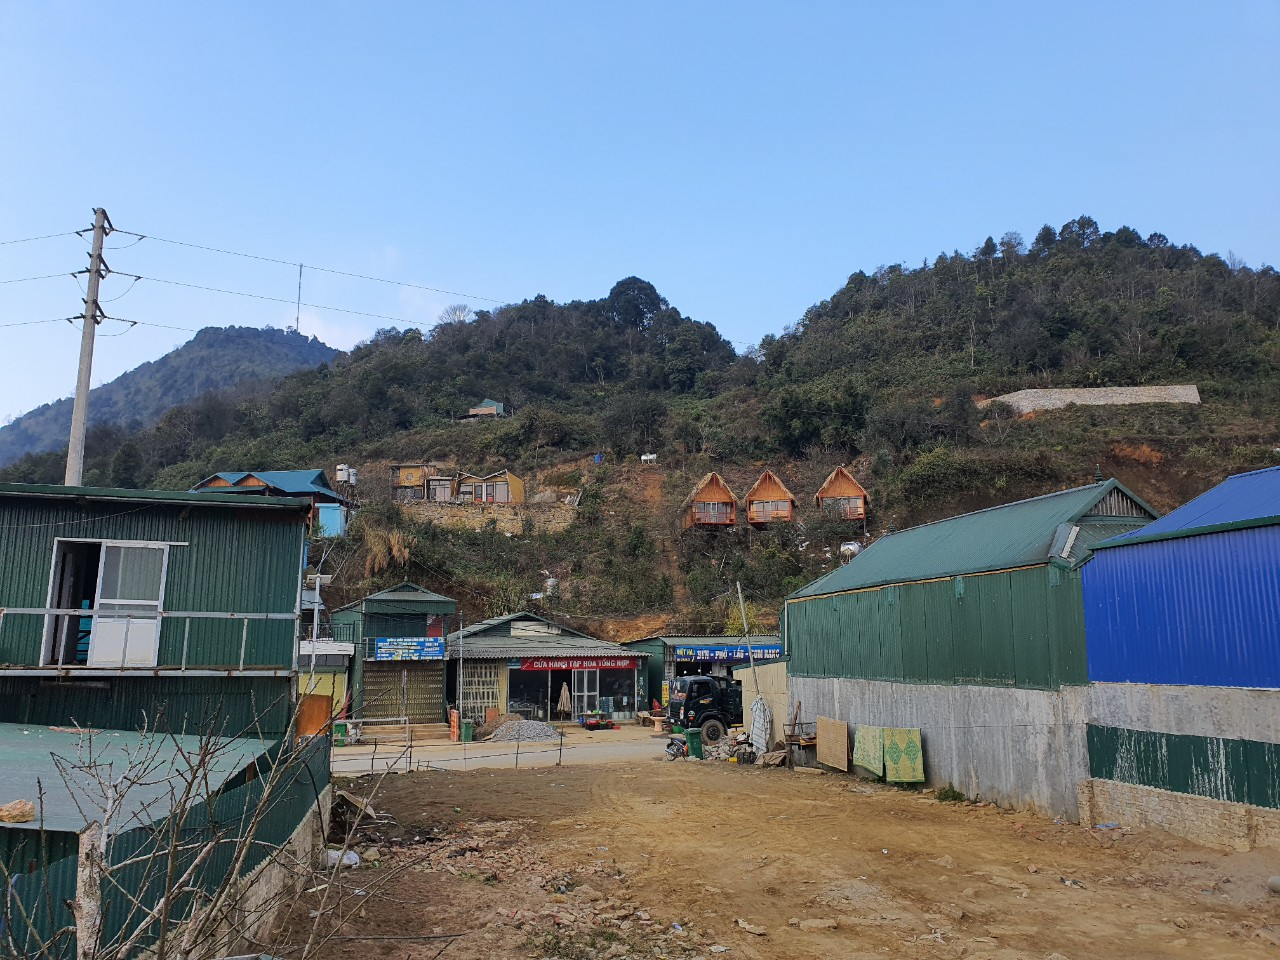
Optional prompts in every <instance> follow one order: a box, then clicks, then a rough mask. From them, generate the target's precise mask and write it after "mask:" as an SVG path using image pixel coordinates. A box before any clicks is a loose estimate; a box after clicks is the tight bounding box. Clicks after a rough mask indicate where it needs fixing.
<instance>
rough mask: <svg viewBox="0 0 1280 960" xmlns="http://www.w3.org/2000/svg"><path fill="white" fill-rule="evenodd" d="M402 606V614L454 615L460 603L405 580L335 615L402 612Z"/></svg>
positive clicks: (350, 604)
mask: <svg viewBox="0 0 1280 960" xmlns="http://www.w3.org/2000/svg"><path fill="white" fill-rule="evenodd" d="M402 605H403V611H401V612H404V611H407V612H424V611H425V612H436V613H453V612H454V611H455V610H456V609H457V608H458V601H456V600H454V599H453V598H452V597H445V596H441V595H440V594H438V593H433V592H431V591H430V590H428V589H427V588H426V587H420V586H418V584H416V583H410V582H409V581H408V580H405V581H404V582H403V583H400V584H397V585H396V586H394V587H388V588H387V589H386V590H379V591H378V592H377V593H371V594H369V596H367V597H365V598H364V599H362V600H356V601H355V602H354V603H348V604H347V605H346V606H342V607H339V608H338V609H337V610H335V611H334V613H339V612H341V611H343V610H355V609H361V610H365V611H367V612H385V611H384V610H383V608H384V607H387V608H388V609H391V608H396V610H400V608H401V606H402Z"/></svg>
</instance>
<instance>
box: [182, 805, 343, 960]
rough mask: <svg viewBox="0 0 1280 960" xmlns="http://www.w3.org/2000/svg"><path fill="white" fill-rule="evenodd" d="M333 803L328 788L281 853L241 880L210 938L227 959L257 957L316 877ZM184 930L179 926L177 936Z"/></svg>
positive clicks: (275, 854)
mask: <svg viewBox="0 0 1280 960" xmlns="http://www.w3.org/2000/svg"><path fill="white" fill-rule="evenodd" d="M332 803H333V787H332V786H326V787H325V788H324V790H323V791H322V792H321V793H320V799H319V802H318V803H317V804H316V805H315V806H313V807H312V808H311V810H310V812H309V813H308V814H307V816H306V817H304V818H303V820H302V823H300V824H298V828H297V829H296V830H294V832H293V835H292V836H291V837H290V838H289V839H288V840H287V841H286V842H285V843H284V845H283V846H282V847H281V849H280V850H279V851H278V852H276V853H273V854H272V855H271V856H270V857H268V858H267V859H266V860H265V861H264V862H263V863H262V864H260V865H259V866H258V868H257V869H256V870H254V871H253V872H252V873H250V874H249V875H248V876H246V877H245V878H244V879H243V880H242V881H240V885H239V892H238V893H236V894H233V895H232V896H230V897H229V898H228V900H229V902H230V903H231V904H232V906H231V907H230V910H231V913H232V915H231V916H227V917H225V918H224V919H223V920H222V921H221V922H220V924H219V926H218V929H217V931H216V933H215V934H214V935H213V937H212V938H211V939H212V940H214V941H217V942H219V943H221V944H224V945H225V947H226V952H227V953H228V954H234V953H236V952H237V951H238V952H240V953H243V954H252V955H254V956H257V955H258V953H259V952H260V948H261V944H262V943H263V942H264V941H266V940H267V938H268V936H269V934H270V933H271V928H272V925H273V924H274V923H275V921H276V919H277V917H278V914H279V913H280V911H281V909H282V908H286V907H288V906H290V905H291V904H292V902H293V896H292V894H294V893H297V892H299V890H300V889H301V885H302V883H303V882H304V881H306V880H308V879H309V878H311V877H312V876H313V875H314V874H313V872H312V870H313V868H314V867H315V865H316V864H317V862H318V861H319V857H320V851H321V850H323V849H324V847H325V834H326V832H327V829H328V826H329V809H330V807H331V806H332ZM185 926H186V924H185V923H184V924H179V925H178V934H179V935H180V933H181V930H182V929H183V927H185Z"/></svg>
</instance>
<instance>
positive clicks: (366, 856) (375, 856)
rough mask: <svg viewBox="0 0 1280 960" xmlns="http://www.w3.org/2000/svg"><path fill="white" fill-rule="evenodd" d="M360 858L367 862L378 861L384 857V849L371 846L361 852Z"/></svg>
mask: <svg viewBox="0 0 1280 960" xmlns="http://www.w3.org/2000/svg"><path fill="white" fill-rule="evenodd" d="M360 859H361V860H363V861H364V862H365V863H377V862H378V861H379V860H381V859H382V851H381V850H379V849H378V848H377V847H369V848H368V849H367V850H365V851H364V852H363V853H362V854H360Z"/></svg>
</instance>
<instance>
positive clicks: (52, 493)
mask: <svg viewBox="0 0 1280 960" xmlns="http://www.w3.org/2000/svg"><path fill="white" fill-rule="evenodd" d="M0 496H15V497H53V498H56V499H62V500H126V501H133V502H135V503H193V504H199V505H201V506H209V505H210V504H219V503H226V504H234V505H235V506H237V507H240V508H244V507H253V508H255V509H268V508H271V509H279V508H282V507H284V508H289V509H293V510H301V509H306V510H310V509H311V504H310V503H308V502H307V501H306V500H301V499H298V498H296V497H254V498H253V499H252V500H246V499H245V498H244V496H243V495H240V494H224V493H205V492H203V491H198V492H197V491H194V490H124V489H119V488H116V487H63V486H58V485H55V484H49V483H0Z"/></svg>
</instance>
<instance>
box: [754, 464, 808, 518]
mask: <svg viewBox="0 0 1280 960" xmlns="http://www.w3.org/2000/svg"><path fill="white" fill-rule="evenodd" d="M746 504H747V523H749V524H751V525H752V526H753V527H759V526H764V525H765V524H767V523H791V522H792V521H793V520H795V515H796V498H795V496H793V495H792V493H791V491H790V490H788V489H787V487H786V484H784V483H783V482H782V481H781V480H779V479H778V475H777V474H776V473H774V472H773V471H772V470H766V471H765V472H764V473H762V474H760V479H759V480H757V481H756V483H755V486H753V487H752V488H751V489H750V490H748V491H747V499H746Z"/></svg>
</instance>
